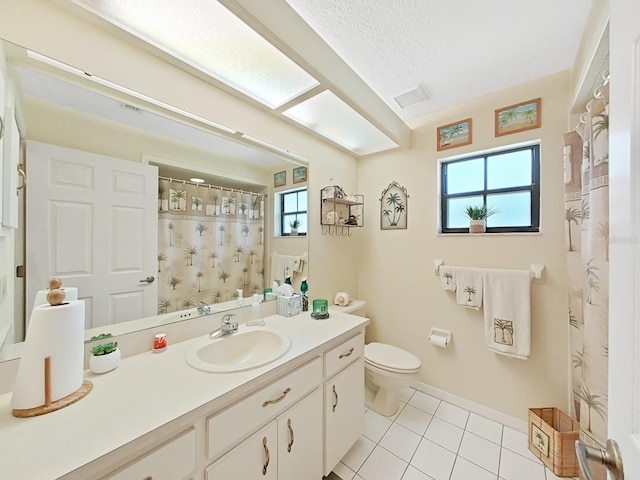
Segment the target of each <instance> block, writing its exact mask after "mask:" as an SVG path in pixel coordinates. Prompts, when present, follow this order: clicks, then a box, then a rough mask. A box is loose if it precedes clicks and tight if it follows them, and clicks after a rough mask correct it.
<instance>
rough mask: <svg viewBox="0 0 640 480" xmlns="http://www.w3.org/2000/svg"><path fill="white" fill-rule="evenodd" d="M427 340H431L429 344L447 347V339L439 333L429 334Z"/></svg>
mask: <svg viewBox="0 0 640 480" xmlns="http://www.w3.org/2000/svg"><path fill="white" fill-rule="evenodd" d="M429 340H431V344H432V345H435V346H436V347H440V348H447V346H448V345H449V339H448V338H447V337H442V336H440V335H431V337H429Z"/></svg>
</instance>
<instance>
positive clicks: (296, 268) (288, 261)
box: [271, 253, 303, 283]
mask: <svg viewBox="0 0 640 480" xmlns="http://www.w3.org/2000/svg"><path fill="white" fill-rule="evenodd" d="M302 261H303V260H302V258H301V257H300V256H299V255H279V254H277V253H274V254H272V255H271V281H273V280H277V281H278V282H279V283H282V282H284V280H285V279H286V278H289V277H291V278H293V277H294V276H295V275H296V274H297V273H299V272H302Z"/></svg>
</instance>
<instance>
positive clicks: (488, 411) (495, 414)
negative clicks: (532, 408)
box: [412, 382, 529, 433]
mask: <svg viewBox="0 0 640 480" xmlns="http://www.w3.org/2000/svg"><path fill="white" fill-rule="evenodd" d="M412 386H413V388H415V389H416V390H418V391H419V392H422V393H426V394H427V395H431V396H432V397H436V398H439V399H440V400H444V401H445V402H447V403H451V404H452V405H456V406H457V407H460V408H464V409H465V410H469V411H470V412H473V413H475V414H476V415H480V416H482V417H485V418H488V419H489V420H493V421H494V422H498V423H501V424H502V425H506V426H507V427H509V428H513V429H514V430H517V431H519V432H523V433H526V432H527V429H528V427H529V426H528V424H527V422H526V421H525V420H521V419H519V418H516V417H512V416H511V415H507V414H506V413H502V412H499V411H498V410H494V409H493V408H489V407H486V406H484V405H481V404H479V403H476V402H473V401H471V400H467V399H466V398H462V397H458V396H457V395H453V394H452V393H449V392H445V391H444V390H440V389H439V388H436V387H432V386H431V385H427V384H426V383H422V382H417V383H415V384H414V385H412Z"/></svg>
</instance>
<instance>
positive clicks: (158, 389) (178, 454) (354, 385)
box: [0, 313, 368, 480]
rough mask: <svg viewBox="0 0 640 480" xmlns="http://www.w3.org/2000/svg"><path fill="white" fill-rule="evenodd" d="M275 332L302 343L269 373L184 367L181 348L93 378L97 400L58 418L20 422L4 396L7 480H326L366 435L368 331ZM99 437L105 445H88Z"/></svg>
mask: <svg viewBox="0 0 640 480" xmlns="http://www.w3.org/2000/svg"><path fill="white" fill-rule="evenodd" d="M267 321H268V322H270V324H271V325H270V326H271V328H274V329H276V330H279V331H281V332H284V333H287V334H288V335H290V337H291V339H292V347H291V350H290V351H289V352H288V353H287V354H286V357H284V358H283V361H281V362H274V363H273V365H271V366H264V367H261V368H259V369H255V370H250V371H246V372H244V371H243V372H238V373H233V374H212V375H209V374H207V373H204V372H200V371H198V370H195V369H192V368H191V367H190V366H189V365H188V364H187V363H186V362H185V355H186V352H187V351H188V349H189V348H191V346H192V345H191V344H190V343H188V342H183V343H176V344H173V345H172V347H171V348H169V349H168V350H167V351H166V352H165V353H163V354H162V355H156V354H154V353H151V352H148V353H144V354H140V355H134V356H131V357H128V358H125V359H124V360H123V362H122V364H121V366H120V367H119V368H118V370H117V371H116V372H115V373H114V374H110V375H105V376H93V377H91V380H92V381H93V382H94V389H93V391H92V393H91V396H90V397H87V399H83V400H82V401H80V402H77V403H76V404H74V405H72V406H70V407H68V408H66V409H63V410H61V411H59V412H56V413H55V414H52V415H46V416H43V417H38V418H36V419H30V420H28V421H25V422H22V421H19V420H17V419H15V418H12V417H11V416H10V414H9V413H7V412H10V399H11V398H10V397H11V396H10V395H3V396H1V395H0V407H2V408H1V409H0V414H3V415H4V416H3V415H0V445H2V446H3V448H1V449H0V464H1V465H2V466H3V467H2V474H1V475H0V476H2V475H4V476H2V478H5V477H6V478H12V479H14V478H15V479H22V478H25V479H26V478H58V479H60V480H146V479H149V480H253V479H256V480H258V479H260V480H321V479H322V476H323V474H325V475H326V474H328V473H329V472H330V471H331V470H332V469H333V468H334V467H335V466H336V465H337V464H338V462H339V461H340V460H341V459H342V457H343V456H344V455H345V454H346V453H347V451H348V450H349V449H350V448H351V447H352V446H353V444H354V443H355V442H356V441H357V440H358V439H359V438H360V435H361V434H362V428H363V420H364V362H363V352H364V328H365V327H366V325H367V324H368V320H367V319H365V318H362V317H355V316H352V315H346V314H344V313H335V314H334V313H332V314H331V318H330V319H329V320H326V321H316V320H313V319H311V318H310V317H305V316H303V315H300V316H295V317H290V318H289V317H280V316H270V317H267ZM140 378H145V379H147V381H145V382H142V383H141V382H140V381H139V379H140ZM167 385H169V386H170V388H167ZM112 391H116V392H117V395H115V394H114V395H110V394H109V392H112ZM123 405H127V412H126V415H124V414H123V413H122V406H123ZM3 412H4V413H3ZM123 415H124V417H123ZM159 417H160V418H159ZM78 418H92V422H90V423H88V422H82V421H77V419H78ZM123 418H124V419H125V422H124V423H123ZM116 424H117V425H120V426H119V428H117V429H114V428H108V427H112V426H113V425H116ZM43 425H44V427H43ZM69 429H70V432H71V433H70V434H69V435H65V441H64V442H60V437H59V435H60V433H59V432H61V431H69ZM95 431H101V432H105V435H101V436H98V437H95V435H94V437H89V435H90V434H91V433H95ZM87 438H91V441H87V440H86V439H87ZM30 451H38V452H40V453H41V455H38V456H37V458H36V457H33V456H30V455H29V453H28V452H30ZM70 451H72V452H74V455H69V452H70ZM53 458H55V459H57V460H56V462H52V461H50V459H53Z"/></svg>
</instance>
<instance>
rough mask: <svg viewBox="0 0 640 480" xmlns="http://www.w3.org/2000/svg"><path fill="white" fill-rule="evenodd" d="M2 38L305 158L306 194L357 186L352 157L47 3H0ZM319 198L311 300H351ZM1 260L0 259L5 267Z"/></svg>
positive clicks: (340, 246)
mask: <svg viewBox="0 0 640 480" xmlns="http://www.w3.org/2000/svg"><path fill="white" fill-rule="evenodd" d="M0 32H2V37H3V39H5V40H8V41H11V42H13V43H16V44H18V45H21V46H24V47H27V48H30V49H32V50H33V51H36V52H38V53H42V54H44V55H47V56H50V57H51V58H54V59H57V60H59V61H62V62H65V63H67V64H69V65H72V66H76V67H78V68H82V69H83V70H84V71H87V72H91V73H93V74H94V75H98V76H100V77H102V78H105V79H107V80H110V81H112V82H114V83H117V84H119V85H122V86H125V87H127V88H130V89H132V90H135V91H137V92H140V93H143V94H146V95H148V96H150V97H153V98H156V99H158V100H160V101H162V102H165V103H167V104H170V105H173V106H176V107H178V108H181V109H183V110H185V111H187V112H190V113H193V114H196V115H199V116H201V117H203V118H205V119H207V120H209V121H212V122H215V123H218V124H222V125H225V126H227V127H229V128H233V129H235V130H238V131H241V132H243V133H245V134H247V135H249V136H252V137H255V138H259V139H261V140H263V141H266V142H268V143H271V144H273V145H278V146H279V147H282V148H284V149H286V150H289V151H291V152H295V153H297V154H298V155H301V156H303V157H305V158H307V159H308V160H309V189H310V192H319V190H320V189H321V188H322V187H324V186H325V185H327V184H328V182H329V178H333V179H334V181H335V182H336V183H338V184H339V185H342V186H343V187H344V188H345V189H346V190H352V189H354V188H355V186H356V181H357V162H356V159H355V158H354V157H352V156H351V155H348V154H346V153H344V152H342V151H340V150H338V149H336V148H333V147H331V146H330V145H328V144H327V143H325V142H323V141H321V140H319V139H317V138H316V137H314V136H312V135H308V134H306V133H305V132H304V131H302V130H300V129H298V128H296V127H293V126H291V125H290V124H288V123H287V122H285V121H281V120H279V119H277V118H276V117H274V116H272V115H271V114H269V113H268V112H265V111H264V110H263V109H261V108H257V107H255V106H253V105H250V104H249V103H246V102H244V101H242V100H241V99H239V98H237V97H235V96H233V95H230V94H228V93H226V92H224V91H223V90H221V89H218V88H216V87H214V86H212V85H211V84H209V83H207V82H205V81H203V80H201V79H200V78H197V77H196V76H194V75H191V74H189V73H187V72H185V71H182V70H180V69H179V68H176V67H174V66H172V65H170V64H169V63H167V62H166V61H164V60H162V59H160V58H158V57H155V56H153V55H151V54H149V53H147V52H145V51H143V50H142V49H139V48H136V47H135V46H134V45H133V43H134V42H131V41H130V40H128V39H123V38H119V37H116V36H114V35H112V34H109V33H107V32H106V31H104V30H101V29H99V28H97V27H96V26H95V25H94V24H92V23H90V22H87V21H85V20H83V19H81V18H80V17H78V16H76V15H73V14H71V13H69V12H67V11H65V10H63V9H61V8H60V7H58V6H56V5H54V4H53V3H51V2H49V1H46V0H6V1H3V4H2V15H0ZM318 197H319V195H313V193H312V194H311V195H310V200H311V204H310V218H309V229H310V235H309V258H310V262H309V268H310V285H311V287H310V288H311V291H312V292H313V294H312V298H314V297H315V298H317V297H324V298H329V296H330V295H332V294H333V293H335V291H336V289H337V288H338V284H340V285H342V287H341V288H344V289H348V290H350V291H353V292H355V291H356V290H357V270H356V249H355V248H356V242H355V241H350V242H346V241H342V242H341V241H336V239H335V238H333V237H330V238H329V237H324V236H322V235H321V233H320V225H319V224H320V220H319V212H318V211H319V200H318ZM5 258H6V257H5V256H3V257H2V260H3V262H4V260H5ZM314 262H315V264H316V265H317V267H316V269H315V270H314ZM337 279H339V281H337Z"/></svg>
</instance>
